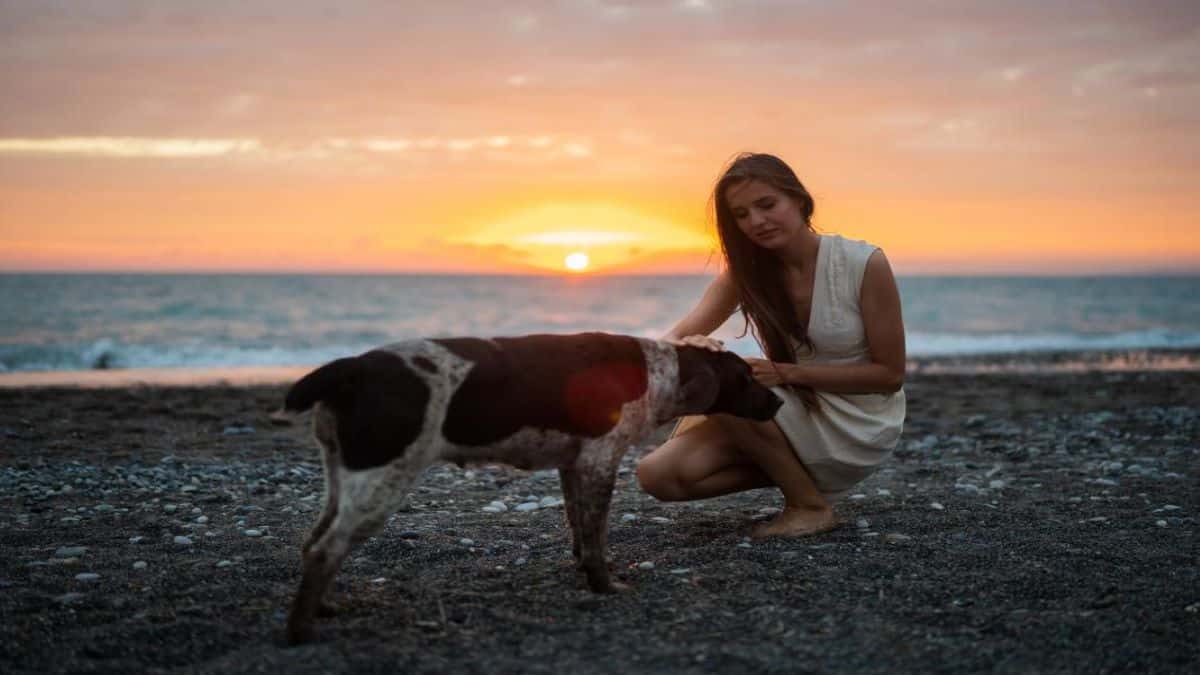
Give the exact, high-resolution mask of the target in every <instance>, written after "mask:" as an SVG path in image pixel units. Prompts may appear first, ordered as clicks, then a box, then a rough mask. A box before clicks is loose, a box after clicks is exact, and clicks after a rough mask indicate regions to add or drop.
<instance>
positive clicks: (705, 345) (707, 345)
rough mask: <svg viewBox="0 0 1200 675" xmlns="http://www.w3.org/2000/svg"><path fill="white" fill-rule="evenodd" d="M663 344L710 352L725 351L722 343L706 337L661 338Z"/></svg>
mask: <svg viewBox="0 0 1200 675" xmlns="http://www.w3.org/2000/svg"><path fill="white" fill-rule="evenodd" d="M663 342H667V343H670V344H673V345H675V346H677V347H700V348H701V349H707V350H709V351H712V352H721V351H725V343H724V342H721V341H720V340H718V339H716V338H711V337H709V336H707V335H687V336H685V337H681V338H673V337H665V338H663Z"/></svg>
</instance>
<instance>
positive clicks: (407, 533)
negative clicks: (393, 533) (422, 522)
mask: <svg viewBox="0 0 1200 675" xmlns="http://www.w3.org/2000/svg"><path fill="white" fill-rule="evenodd" d="M420 537H421V533H420V532H417V531H416V530H404V531H403V532H401V533H400V538H401V539H419V538H420Z"/></svg>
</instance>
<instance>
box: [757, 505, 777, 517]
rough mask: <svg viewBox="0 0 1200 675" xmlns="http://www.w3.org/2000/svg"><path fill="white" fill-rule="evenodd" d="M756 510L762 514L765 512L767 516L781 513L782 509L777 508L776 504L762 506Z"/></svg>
mask: <svg viewBox="0 0 1200 675" xmlns="http://www.w3.org/2000/svg"><path fill="white" fill-rule="evenodd" d="M758 512H759V513H762V514H766V515H768V516H774V515H777V514H779V513H782V512H783V509H781V508H779V507H778V506H764V507H762V508H761V509H759V510H758Z"/></svg>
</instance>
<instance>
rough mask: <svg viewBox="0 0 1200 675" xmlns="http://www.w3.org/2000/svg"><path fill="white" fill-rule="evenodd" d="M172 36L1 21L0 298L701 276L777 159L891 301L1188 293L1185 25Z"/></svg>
mask: <svg viewBox="0 0 1200 675" xmlns="http://www.w3.org/2000/svg"><path fill="white" fill-rule="evenodd" d="M160 4H161V5H165V7H160V6H157V5H160ZM184 4H185V3H151V4H146V3H141V2H132V1H119V0H113V1H111V2H105V3H82V4H81V5H79V6H72V7H71V8H69V9H56V8H53V7H47V6H45V3H11V2H0V92H2V93H3V95H0V270H34V269H36V270H239V271H242V270H251V271H271V270H281V271H282V270H287V271H344V272H516V273H523V272H542V271H548V270H549V271H561V270H562V269H563V266H562V263H563V259H564V258H565V256H566V255H567V254H568V253H572V252H583V253H586V254H587V255H588V256H589V257H590V261H591V269H593V270H597V271H607V272H684V273H700V272H711V271H713V270H714V269H715V267H716V258H715V257H714V256H713V255H712V252H713V247H712V244H711V243H710V242H711V232H710V231H709V229H708V226H707V222H706V218H705V212H704V207H705V203H706V200H707V198H708V189H709V187H710V186H711V185H712V182H713V181H714V180H715V178H716V177H717V172H718V171H719V169H720V168H721V166H722V164H723V163H724V162H725V161H726V160H727V159H728V158H729V157H730V156H731V155H732V154H734V153H735V152H738V151H742V150H756V151H766V152H772V153H775V154H778V155H780V156H781V157H783V158H784V159H785V160H787V161H788V162H789V163H790V164H791V165H792V166H793V167H794V168H795V169H796V171H797V173H798V174H799V175H800V177H801V179H802V180H803V181H804V182H805V183H806V185H807V186H808V188H809V189H810V191H812V192H813V194H814V196H815V198H816V201H817V213H816V218H815V221H816V224H817V225H818V227H819V228H820V229H823V230H824V231H829V232H840V233H842V234H844V235H846V236H850V237H853V238H861V239H868V240H870V241H873V242H875V243H878V244H880V245H882V246H883V247H884V248H885V249H886V250H887V251H888V254H889V257H890V258H891V260H892V263H893V266H894V267H895V268H896V270H897V271H898V272H899V273H901V274H921V273H1032V274H1059V273H1097V272H1099V273H1107V272H1113V273H1124V272H1154V271H1160V272H1190V273H1194V272H1197V271H1200V236H1197V231H1198V224H1200V223H1198V222H1197V220H1198V216H1200V196H1198V195H1200V191H1198V190H1197V189H1196V186H1197V185H1200V162H1198V161H1197V159H1196V158H1197V157H1200V8H1198V6H1197V5H1196V4H1195V3H1194V2H1145V3H1136V4H1135V3H1126V2H1120V3H1118V2H1083V1H1079V2H1063V3H1049V4H1050V5H1051V6H1049V7H1044V6H1042V5H1043V4H1045V3H1041V2H1024V1H1021V2H1006V3H999V4H998V3H984V2H979V3H956V4H954V5H950V6H947V5H945V4H944V3H934V2H914V3H900V4H896V5H895V8H894V9H889V7H890V5H888V6H882V7H881V6H880V5H879V4H878V3H872V4H862V3H832V2H831V3H789V2H733V1H732V0H731V1H728V2H721V1H718V0H709V1H704V0H685V1H682V2H666V1H663V2H637V3H634V2H629V3H617V2H604V1H601V0H561V1H557V2H551V1H549V0H539V1H531V2H514V3H466V2H450V3H443V4H444V5H445V6H443V7H439V8H436V9H426V10H424V11H423V12H422V13H419V14H415V13H412V12H405V11H404V10H403V8H402V7H401V5H403V4H404V3H393V2H378V3H356V4H355V5H354V8H355V9H353V10H350V9H346V8H344V7H346V6H343V5H338V4H332V3H330V4H325V3H316V2H309V1H307V0H303V1H296V0H293V1H292V2H286V3H285V2H249V3H244V2H239V3H233V2H229V3H225V2H212V3H186V5H187V6H176V5H184Z"/></svg>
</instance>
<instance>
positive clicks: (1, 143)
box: [0, 136, 262, 158]
mask: <svg viewBox="0 0 1200 675" xmlns="http://www.w3.org/2000/svg"><path fill="white" fill-rule="evenodd" d="M261 149H262V145H261V144H260V142H259V141H258V140H257V139H252V138H128V137H125V138H122V137H105V136H100V137H66V138H44V139H43V138H0V154H24V155H30V154H45V155H94V156H101V157H185V158H186V157H220V156H224V155H233V154H243V153H252V152H258V151H260V150H261Z"/></svg>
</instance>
